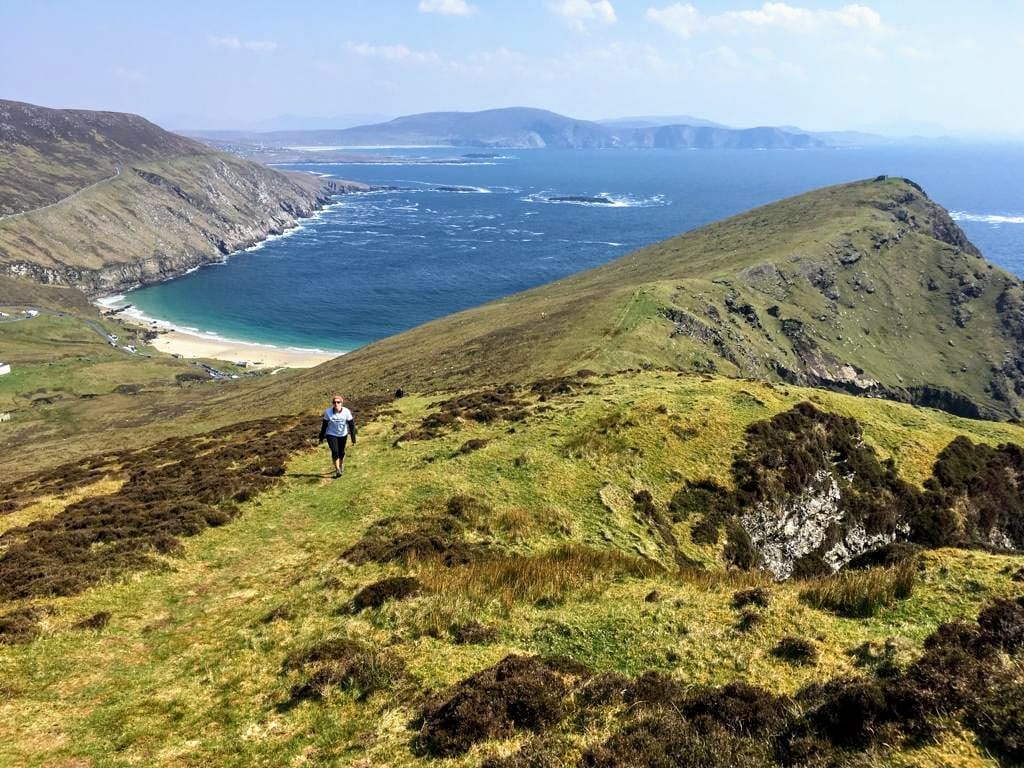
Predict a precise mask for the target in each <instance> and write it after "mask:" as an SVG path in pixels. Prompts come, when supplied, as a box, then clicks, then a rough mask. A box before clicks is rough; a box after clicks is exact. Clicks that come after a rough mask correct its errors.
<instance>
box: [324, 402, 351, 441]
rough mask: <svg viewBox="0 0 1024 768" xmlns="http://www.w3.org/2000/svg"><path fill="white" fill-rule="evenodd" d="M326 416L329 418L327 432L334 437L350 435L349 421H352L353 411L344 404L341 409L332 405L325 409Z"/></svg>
mask: <svg viewBox="0 0 1024 768" xmlns="http://www.w3.org/2000/svg"><path fill="white" fill-rule="evenodd" d="M324 418H325V419H327V434H328V435H331V436H332V437H346V436H347V435H348V423H349V422H350V421H352V411H350V410H349V409H348V408H346V407H344V406H342V408H341V410H340V411H335V410H334V406H333V405H332V406H330V407H329V408H328V409H327V410H326V411H324Z"/></svg>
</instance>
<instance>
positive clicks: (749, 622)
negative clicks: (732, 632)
mask: <svg viewBox="0 0 1024 768" xmlns="http://www.w3.org/2000/svg"><path fill="white" fill-rule="evenodd" d="M764 621H765V619H764V616H762V615H761V614H760V613H758V612H757V611H743V613H741V614H740V619H739V621H737V622H736V629H738V630H739V631H740V632H750V631H752V630H754V629H757V628H758V627H759V626H761V625H762V624H764Z"/></svg>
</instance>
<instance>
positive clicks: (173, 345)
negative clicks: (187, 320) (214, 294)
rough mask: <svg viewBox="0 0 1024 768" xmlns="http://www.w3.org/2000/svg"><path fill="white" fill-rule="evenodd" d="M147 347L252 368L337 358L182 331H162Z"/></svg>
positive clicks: (305, 365)
mask: <svg viewBox="0 0 1024 768" xmlns="http://www.w3.org/2000/svg"><path fill="white" fill-rule="evenodd" d="M149 345H150V346H152V347H154V348H156V349H158V350H160V351H161V352H166V353H168V354H172V355H181V356H182V357H187V358H195V357H206V358H213V359H214V360H226V361H227V362H231V363H239V362H244V363H246V364H247V365H248V366H251V367H253V368H281V367H287V368H312V367H313V366H314V365H319V364H320V363H323V362H325V361H327V360H330V359H332V358H334V357H337V354H336V353H331V352H321V351H317V350H311V349H290V348H288V347H271V346H265V345H261V344H247V343H245V342H242V341H235V340H233V339H219V338H215V337H210V336H200V335H198V334H192V333H186V332H184V331H163V332H161V333H160V335H159V336H157V337H156V338H155V339H153V340H152V341H151V342H149Z"/></svg>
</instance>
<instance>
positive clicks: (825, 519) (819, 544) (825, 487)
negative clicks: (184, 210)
mask: <svg viewBox="0 0 1024 768" xmlns="http://www.w3.org/2000/svg"><path fill="white" fill-rule="evenodd" d="M842 501H843V495H842V491H841V490H840V484H839V480H838V478H837V477H836V476H835V474H834V473H833V472H830V471H827V470H819V471H818V472H817V473H815V475H814V477H813V478H812V479H811V482H810V484H809V485H808V487H807V488H806V489H804V491H803V492H801V493H797V494H794V495H793V496H791V497H790V498H788V499H786V500H785V501H784V502H782V503H781V504H778V505H777V506H773V505H772V504H769V503H767V502H762V503H759V504H755V505H754V506H753V507H751V508H750V509H749V510H747V511H746V512H744V513H743V514H742V515H741V517H740V523H741V525H742V526H743V529H744V530H745V531H746V532H747V535H748V536H749V537H750V539H751V541H752V542H753V544H754V545H755V546H756V547H757V548H758V550H759V551H760V553H761V558H762V563H763V565H764V567H765V568H766V569H767V570H768V571H770V572H771V574H772V575H773V576H774V577H775V578H777V579H788V578H789V577H790V576H792V575H793V571H794V569H795V568H796V566H797V564H798V563H799V562H800V561H801V559H802V558H805V557H808V556H812V557H813V556H815V555H816V556H817V557H818V558H820V560H821V561H822V562H823V563H824V564H825V566H826V567H827V568H828V570H829V571H837V570H839V569H840V568H842V567H843V566H844V565H846V563H848V562H850V561H851V560H852V559H853V558H855V557H857V555H860V554H862V553H864V552H867V551H869V550H872V549H876V548H878V547H881V546H883V545H885V544H890V543H892V542H894V541H896V539H897V537H900V536H902V537H906V535H907V534H908V533H909V526H907V525H903V526H901V527H898V528H896V529H893V530H885V531H877V532H875V533H868V531H867V528H866V527H865V525H864V523H863V522H861V521H857V522H852V523H851V521H849V520H848V519H847V516H846V514H845V513H844V511H843V509H842Z"/></svg>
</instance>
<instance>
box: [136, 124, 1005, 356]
mask: <svg viewBox="0 0 1024 768" xmlns="http://www.w3.org/2000/svg"><path fill="white" fill-rule="evenodd" d="M388 153H389V154H395V155H399V158H398V159H397V160H396V161H395V162H393V163H389V164H371V163H360V162H352V163H345V164H322V165H302V166H287V167H289V168H291V169H292V170H303V171H309V172H315V173H318V174H323V175H328V176H332V177H336V178H341V179H353V180H358V181H364V182H369V183H371V184H375V185H385V186H387V187H390V189H388V190H385V191H379V192H372V193H367V194H360V195H348V196H343V197H339V198H338V199H337V200H336V201H335V202H334V203H333V204H332V205H331V206H329V207H328V208H327V209H326V210H324V211H321V212H320V213H319V214H318V215H317V216H315V217H314V218H312V219H308V220H306V221H304V222H303V224H302V226H300V227H298V228H296V229H294V230H291V231H290V232H288V233H287V234H286V235H284V236H282V237H278V238H273V239H271V240H269V241H267V242H265V243H262V244H260V245H258V246H256V247H254V248H251V249H249V250H247V251H243V252H240V253H237V254H234V255H232V256H231V257H230V258H229V259H228V260H227V261H226V262H225V263H224V264H220V265H212V266H209V267H204V268H203V269H200V270H198V271H196V272H193V273H192V274H189V275H186V276H184V277H181V278H179V279H175V280H171V281H168V282H165V283H161V284H159V285H154V286H150V287H147V288H143V289H141V290H137V291H133V292H131V293H130V294H129V295H128V296H127V298H126V301H129V302H131V303H132V304H133V305H134V306H135V307H136V308H137V309H138V310H140V311H141V312H143V313H144V314H145V315H146V316H148V317H151V318H157V319H160V320H165V321H168V322H169V323H171V324H173V325H176V326H179V327H182V328H188V329H195V330H200V331H204V332H209V333H215V334H218V335H220V336H223V337H227V338H232V339H238V340H243V341H253V342H262V343H269V344H276V345H283V346H295V347H307V348H317V349H324V350H330V351H338V352H342V351H348V350H352V349H355V348H357V347H359V346H362V345H365V344H367V343H369V342H372V341H374V340H376V339H380V338H383V337H385V336H390V335H392V334H394V333H398V332H400V331H403V330H406V329H408V328H411V327H412V326H415V325H418V324H420V323H423V322H425V321H427V320H430V319H432V318H436V317H440V316H442V315H446V314H449V313H451V312H455V311H457V310H460V309H465V308H467V307H472V306H475V305H478V304H482V303H484V302H486V301H490V300H492V299H496V298H498V297H501V296H505V295H508V294H511V293H515V292H517V291H521V290H524V289H526V288H530V287H533V286H536V285H540V284H542V283H545V282H548V281H551V280H555V279H557V278H560V277H563V276H565V275H568V274H571V273H573V272H577V271H579V270H583V269H587V268H590V267H594V266H597V265H599V264H603V263H605V262H607V261H610V260H612V259H614V258H616V257H618V256H621V255H623V254H625V253H628V252H629V251H632V250H634V249H636V248H639V247H641V246H644V245H647V244H649V243H653V242H656V241H658V240H662V239H664V238H667V237H671V236H673V235H676V234H679V233H681V232H685V231H687V230H690V229H693V228H695V227H700V226H702V225H704V224H707V223H709V222H712V221H715V220H716V219H720V218H723V217H725V216H730V215H732V214H735V213H739V212H742V211H744V210H747V209H749V208H752V207H754V206H758V205H762V204H765V203H769V202H772V201H774V200H778V199H780V198H783V197H787V196H790V195H794V194H797V193H800V192H804V191H807V190H810V189H814V188H816V187H820V186H824V185H828V184H835V183H839V182H844V181H850V180H854V179H861V178H868V177H873V176H877V175H879V174H888V175H896V176H906V177H908V178H911V179H913V180H914V181H916V182H918V183H919V184H921V185H922V186H923V187H924V188H925V190H926V191H927V192H928V194H929V195H930V196H931V197H932V198H933V199H934V200H936V201H938V202H939V203H941V204H942V205H944V206H945V207H946V208H948V209H949V210H950V211H953V212H954V217H955V218H956V219H957V220H958V221H959V222H960V225H961V226H962V227H963V228H964V229H965V230H966V232H967V234H968V236H969V237H970V238H971V239H972V240H973V241H974V243H975V244H976V245H977V246H978V247H979V248H980V249H981V250H982V252H983V253H984V254H985V255H986V256H987V257H988V258H989V259H990V260H992V261H994V262H995V263H996V264H998V265H1000V266H1002V267H1004V268H1006V269H1008V270H1010V271H1012V272H1014V273H1016V274H1018V275H1024V184H1022V183H1021V179H1022V178H1024V147H1021V146H996V145H990V146H989V145H987V146H965V145H961V144H949V145H946V146H930V147H909V146H900V147H885V148H878V149H843V150H838V149H837V150H814V151H806V152H800V151H728V150H721V151H668V150H637V151H627V150H604V151H600V150H597V151H585V150H575V151H573V150H566V151H561V150H516V151H509V152H508V154H505V155H500V154H496V155H493V156H490V155H487V153H481V152H480V151H479V150H458V149H452V148H443V149H431V150H424V149H410V150H402V151H399V150H388ZM442 158H443V159H448V160H451V162H445V163H442V164H437V163H432V162H429V161H432V160H433V161H436V160H438V159H442ZM557 197H601V198H603V201H602V202H586V201H553V200H552V198H557Z"/></svg>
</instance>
